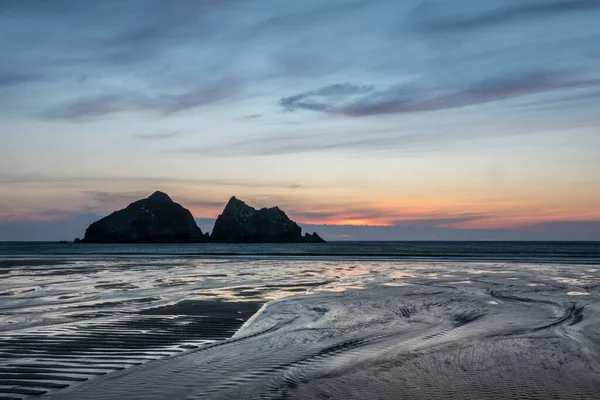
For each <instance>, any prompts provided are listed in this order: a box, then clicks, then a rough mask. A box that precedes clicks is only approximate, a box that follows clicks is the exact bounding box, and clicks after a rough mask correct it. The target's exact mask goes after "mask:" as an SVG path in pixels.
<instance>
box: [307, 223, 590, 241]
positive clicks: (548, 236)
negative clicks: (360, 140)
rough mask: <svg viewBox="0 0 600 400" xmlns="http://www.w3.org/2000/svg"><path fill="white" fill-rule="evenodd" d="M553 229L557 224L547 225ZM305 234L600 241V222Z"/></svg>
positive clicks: (333, 229)
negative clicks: (509, 227)
mask: <svg viewBox="0 0 600 400" xmlns="http://www.w3.org/2000/svg"><path fill="white" fill-rule="evenodd" d="M545 224H550V225H554V224H555V223H552V222H549V223H544V224H542V225H545ZM300 225H301V226H302V228H303V231H304V232H318V233H319V235H321V236H322V237H323V238H324V239H325V240H330V241H334V240H350V241H357V240H377V241H391V240H392V241H393V240H398V241H419V240H421V241H438V240H444V241H445V240H450V241H456V240H460V241H497V240H501V241H506V240H509V241H523V240H524V241H555V240H560V241H600V221H579V222H575V221H571V222H569V221H565V222H562V223H559V224H558V225H565V226H564V228H565V229H562V228H561V229H559V228H558V226H555V228H553V229H540V228H539V226H532V227H524V228H519V229H460V228H453V227H443V226H442V227H438V226H427V225H407V226H348V225H347V226H343V225H310V224H300Z"/></svg>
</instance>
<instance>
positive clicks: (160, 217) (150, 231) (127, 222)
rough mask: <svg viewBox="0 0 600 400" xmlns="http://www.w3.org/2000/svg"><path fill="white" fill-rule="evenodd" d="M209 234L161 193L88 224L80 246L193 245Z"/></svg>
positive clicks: (187, 212) (206, 237) (183, 209)
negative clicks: (125, 244) (87, 244)
mask: <svg viewBox="0 0 600 400" xmlns="http://www.w3.org/2000/svg"><path fill="white" fill-rule="evenodd" d="M206 241H208V235H203V234H202V230H200V228H199V227H198V225H196V221H195V220H194V217H193V216H192V213H191V212H190V211H189V210H188V209H186V208H183V207H182V206H181V205H179V204H177V203H175V202H174V201H173V200H171V198H170V197H169V196H168V195H167V194H166V193H163V192H154V193H153V194H152V195H150V196H149V197H148V198H146V199H142V200H138V201H136V202H133V203H131V204H130V205H129V206H127V208H124V209H122V210H119V211H115V212H113V213H112V214H110V215H109V216H107V217H104V218H102V219H101V220H99V221H96V222H94V223H93V224H91V225H90V226H89V227H88V228H87V230H86V231H85V237H84V238H83V240H82V242H83V243H196V242H206Z"/></svg>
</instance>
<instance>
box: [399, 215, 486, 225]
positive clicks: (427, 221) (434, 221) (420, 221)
mask: <svg viewBox="0 0 600 400" xmlns="http://www.w3.org/2000/svg"><path fill="white" fill-rule="evenodd" d="M486 218H490V215H487V214H473V213H466V214H459V215H456V216H445V217H444V216H438V215H431V216H425V217H421V218H417V219H414V218H413V219H411V218H408V219H401V220H396V221H393V223H392V225H394V226H428V227H453V226H456V225H459V224H461V223H465V222H472V221H479V220H482V219H486Z"/></svg>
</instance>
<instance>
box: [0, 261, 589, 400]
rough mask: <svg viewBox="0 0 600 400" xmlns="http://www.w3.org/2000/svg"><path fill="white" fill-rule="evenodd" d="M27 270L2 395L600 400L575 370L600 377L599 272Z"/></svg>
mask: <svg viewBox="0 0 600 400" xmlns="http://www.w3.org/2000/svg"><path fill="white" fill-rule="evenodd" d="M29 261H30V263H29V264H27V263H26V262H25V261H23V260H16V261H15V262H13V263H12V264H10V263H8V262H5V263H4V264H3V268H4V271H3V272H4V273H3V274H2V276H1V278H0V295H1V296H2V297H1V298H2V302H0V397H3V396H4V397H7V396H8V397H9V398H24V397H27V396H28V395H32V394H40V393H42V392H49V393H50V394H54V395H55V396H56V398H73V399H76V398H82V397H81V395H82V393H83V392H85V393H87V394H86V397H85V398H89V399H94V398H98V399H100V398H106V399H109V398H119V396H124V394H125V393H128V395H127V396H128V397H129V398H138V399H151V398H168V397H164V396H167V393H166V392H165V391H167V390H170V391H171V393H178V395H181V396H182V397H184V398H185V397H194V396H196V397H197V398H211V397H214V398H220V397H222V398H228V396H231V395H233V394H234V393H240V394H244V398H281V397H285V396H290V397H292V398H314V397H324V396H333V397H338V398H364V396H368V395H373V396H375V395H378V396H381V397H385V396H388V397H389V395H390V393H397V394H398V395H400V394H402V395H404V396H405V397H407V398H411V397H412V398H415V397H416V398H419V397H420V398H444V397H448V396H450V397H452V395H453V394H456V393H463V394H465V397H468V396H466V394H469V395H470V396H471V397H473V398H493V397H494V395H493V394H494V393H495V392H496V391H498V390H499V389H498V387H497V385H498V383H497V382H504V383H500V384H499V385H500V386H502V385H504V386H503V387H502V390H506V392H504V394H506V393H509V392H510V393H512V392H511V390H513V389H514V388H519V390H520V392H515V393H513V395H514V397H513V398H527V397H526V396H529V398H536V396H538V397H539V396H542V397H543V396H548V395H554V396H559V397H561V398H593V397H590V396H592V394H594V393H596V392H595V391H597V390H599V389H600V383H599V380H598V378H597V376H598V375H597V374H596V373H591V372H589V373H588V372H582V371H600V364H599V363H598V361H597V356H596V355H597V354H600V351H599V349H598V345H597V344H596V343H600V337H597V332H598V331H600V330H598V328H599V327H600V325H599V324H598V321H599V320H598V312H599V311H600V308H598V306H597V298H598V295H599V294H600V293H599V291H598V285H599V279H600V274H599V271H598V269H597V268H596V267H594V266H588V265H568V264H550V263H545V264H527V263H501V262H432V261H428V262H400V261H375V260H360V261H341V260H340V261H336V260H314V259H311V260H302V259H288V260H281V259H264V260H261V259H239V258H238V259H233V260H223V259H215V260H211V259H195V258H192V257H186V258H160V259H152V258H148V259H140V258H133V259H121V258H108V259H102V260H100V259H90V260H68V259H65V260H63V261H60V262H59V261H57V260H48V262H47V263H44V261H43V260H29ZM265 304H266V305H265ZM263 305H264V306H263ZM261 307H262V308H261ZM259 309H260V311H259V312H258V313H257V314H255V313H256V311H257V310H259ZM252 315H254V316H253V317H252ZM249 320H250V321H251V323H248V321H249ZM242 325H243V329H242V331H241V332H238V333H237V334H236V332H237V330H238V329H239V328H240V327H241V326H242ZM234 334H235V337H233V338H232V339H228V340H227V338H231V337H232V336H234ZM267 349H268V350H267ZM175 356H177V357H175ZM155 360H161V361H160V363H157V362H155ZM141 364H144V368H143V369H140V368H138V367H136V366H139V365H141ZM119 371H121V372H120V373H119V374H118V375H117V374H116V372H119ZM174 371H177V373H176V374H175V372H174ZM103 376H110V377H111V380H110V381H107V380H106V379H105V378H103ZM570 376H577V377H578V387H574V386H573V385H574V383H573V381H572V379H571V378H570ZM166 377H168V379H169V382H170V384H169V385H170V386H169V385H167V386H165V387H158V386H157V385H158V382H162V381H164V379H167V378H166ZM371 381H375V382H378V386H377V387H373V385H371V384H369V382H371ZM8 382H12V383H8ZM48 382H50V383H48ZM197 382H202V385H199V384H196V383H197ZM357 385H358V386H357ZM495 385H496V386H495ZM131 388H136V390H135V391H134V392H131ZM444 388H445V389H444ZM515 390H516V389H515ZM34 392H36V393H34ZM161 395H162V396H163V397H160V396H161ZM78 396H79V397H78ZM115 396H116V397H115ZM361 396H363V397H361ZM498 398H502V397H498Z"/></svg>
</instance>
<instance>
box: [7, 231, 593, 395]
mask: <svg viewBox="0 0 600 400" xmlns="http://www.w3.org/2000/svg"><path fill="white" fill-rule="evenodd" d="M599 271H600V242H330V243H326V244H212V243H204V244H177V245H175V244H160V245H154V244H131V245H130V244H115V245H112V244H72V243H67V244H59V243H54V242H4V243H0V398H1V399H13V400H14V399H25V398H30V397H32V396H38V395H41V394H51V395H54V396H57V398H61V393H67V392H66V390H73V388H78V387H80V386H81V387H83V386H82V385H86V384H87V383H88V382H90V381H94V380H95V379H100V378H99V377H106V376H112V375H111V374H123V373H124V371H125V372H126V371H128V370H130V369H132V368H137V367H139V366H141V365H145V364H146V363H148V362H154V361H157V360H163V361H164V360H169V359H171V358H173V357H180V356H182V355H186V354H188V353H193V352H196V351H198V350H202V349H205V348H210V347H211V346H215V345H216V344H218V343H223V342H228V341H232V340H235V338H236V335H239V332H240V330H241V329H242V330H243V329H244V328H246V327H247V326H248V324H250V323H251V322H252V320H253V318H255V317H256V315H257V314H258V313H260V311H261V310H264V309H265V307H266V306H267V305H269V304H272V303H273V302H278V301H281V300H284V299H298V298H303V297H306V296H311V295H312V296H319V295H327V294H328V293H333V294H344V293H355V292H359V291H361V290H366V289H368V288H373V287H374V286H381V287H387V288H394V287H403V286H409V285H415V287H417V285H419V286H418V287H422V286H423V285H433V284H432V282H445V284H446V286H444V285H441V284H440V285H439V286H440V287H441V288H443V287H447V286H448V283H450V284H451V286H452V287H456V286H457V285H463V286H468V285H470V286H469V287H473V285H474V284H475V283H477V282H478V281H477V279H476V278H478V279H480V281H479V283H477V284H480V285H488V284H489V285H492V284H493V285H496V286H499V285H507V284H506V282H509V284H508V286H510V287H511V288H512V287H516V286H515V285H516V284H517V282H521V283H522V284H523V285H524V286H523V287H524V288H528V290H529V289H531V290H533V289H534V286H535V285H538V286H537V287H536V288H535V290H536V291H539V290H538V288H539V285H550V283H551V285H550V286H551V287H552V288H553V289H552V290H559V289H560V290H561V291H563V292H564V293H565V296H566V295H568V296H573V298H575V297H576V296H586V295H588V296H590V295H594V290H595V287H596V285H597V283H598V282H599V281H600V273H599ZM488 276H491V277H494V276H496V277H502V279H503V281H500V280H498V281H495V283H493V282H492V281H491V280H490V279H488V281H485V280H483V278H482V277H488ZM507 279H510V281H508V280H507ZM486 282H487V283H486ZM490 282H492V283H490ZM540 282H541V283H540ZM508 286H507V287H508ZM550 286H548V287H550ZM486 287H487V286H482V288H483V289H481V290H483V291H485V292H486V293H491V294H494V293H493V291H490V290H487V289H486ZM469 290H470V289H469ZM465 293H466V292H465ZM306 298H308V297H306ZM569 298H571V297H569ZM582 298H583V297H582ZM492 300H493V299H492ZM496 300H497V299H496ZM496 300H493V301H496ZM573 318H574V317H573ZM63 390H65V392H63Z"/></svg>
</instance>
